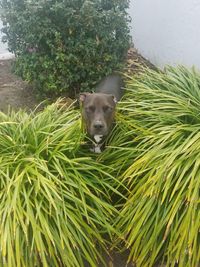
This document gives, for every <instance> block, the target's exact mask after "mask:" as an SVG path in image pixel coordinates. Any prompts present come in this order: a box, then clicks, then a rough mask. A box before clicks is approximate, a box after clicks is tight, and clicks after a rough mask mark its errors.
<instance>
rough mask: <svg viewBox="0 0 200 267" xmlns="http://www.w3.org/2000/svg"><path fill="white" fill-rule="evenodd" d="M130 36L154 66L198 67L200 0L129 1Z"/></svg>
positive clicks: (199, 57)
mask: <svg viewBox="0 0 200 267" xmlns="http://www.w3.org/2000/svg"><path fill="white" fill-rule="evenodd" d="M130 2H131V3H130V14H131V16H132V23H131V24H132V30H131V33H132V36H133V42H134V44H135V47H136V48H137V49H138V51H139V52H140V53H141V54H142V55H143V56H144V57H146V58H148V59H149V60H150V61H151V62H152V63H154V64H155V65H157V66H160V67H162V66H164V65H165V64H172V65H176V64H185V65H188V66H191V65H196V66H198V68H200V0H131V1H130Z"/></svg>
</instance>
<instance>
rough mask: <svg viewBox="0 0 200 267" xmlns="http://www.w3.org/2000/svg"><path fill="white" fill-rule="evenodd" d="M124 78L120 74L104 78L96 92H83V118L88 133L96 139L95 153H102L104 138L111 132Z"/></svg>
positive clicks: (81, 97) (81, 99) (81, 100)
mask: <svg viewBox="0 0 200 267" xmlns="http://www.w3.org/2000/svg"><path fill="white" fill-rule="evenodd" d="M122 88H123V80H122V78H121V76H120V75H118V74H111V75H108V76H106V77H105V78H103V79H102V80H101V81H100V83H99V84H98V85H97V86H96V89H95V92H94V93H81V94H80V97H79V100H80V103H81V106H82V118H83V121H84V123H85V126H86V130H87V134H88V135H89V136H90V137H91V138H93V140H94V142H93V143H94V148H93V149H92V151H93V152H95V153H101V147H102V144H103V143H102V140H103V139H104V138H105V137H106V136H107V135H108V133H109V132H110V130H111V128H112V125H113V122H114V119H115V108H116V104H117V102H118V101H119V100H120V99H121V97H122V95H123V90H122Z"/></svg>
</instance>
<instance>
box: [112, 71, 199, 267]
mask: <svg viewBox="0 0 200 267" xmlns="http://www.w3.org/2000/svg"><path fill="white" fill-rule="evenodd" d="M127 87H128V89H129V91H128V93H127V95H126V97H125V98H124V101H122V103H121V104H120V107H119V110H120V116H121V118H122V121H123V122H124V123H126V125H127V127H128V128H129V129H130V131H131V132H134V135H133V139H132V142H133V143H134V146H133V147H132V148H131V147H129V148H127V147H126V148H124V151H126V154H123V157H125V159H124V162H125V161H126V155H127V158H128V164H130V160H131V159H130V153H132V163H131V164H130V165H129V166H127V169H126V170H125V171H124V172H123V173H120V177H119V179H120V180H121V181H123V183H124V184H125V185H126V186H127V187H128V189H129V192H128V193H127V197H128V200H127V202H126V203H125V204H124V205H123V207H122V208H121V211H120V217H118V219H117V220H116V228H118V229H120V232H121V233H122V238H125V241H126V245H127V247H128V248H130V257H129V259H130V260H133V261H134V262H136V265H137V267H140V266H142V267H145V266H148V267H149V266H154V264H155V263H156V261H157V260H162V261H163V262H165V266H170V267H173V266H177V264H178V266H179V267H196V266H198V265H199V262H200V243H199V242H200V220H199V216H200V179H199V178H200V161H199V154H200V133H199V128H200V113H199V107H200V74H199V72H197V71H195V70H194V69H192V70H188V69H186V68H184V67H178V68H170V67H168V68H167V69H166V70H165V71H164V73H163V72H155V71H150V70H149V71H146V72H145V73H144V74H142V75H140V76H138V77H136V78H131V79H130V81H129V83H128V85H127ZM123 118H124V119H123ZM120 122H121V119H120ZM134 152H135V153H134ZM120 153H121V151H120V150H119V152H118V154H120ZM115 154H117V151H115ZM113 155H114V152H113ZM109 157H112V155H111V154H110V155H109ZM113 164H114V163H113ZM115 164H116V163H115ZM120 164H121V165H122V160H121V161H120ZM111 166H112V164H111ZM115 166H116V165H115Z"/></svg>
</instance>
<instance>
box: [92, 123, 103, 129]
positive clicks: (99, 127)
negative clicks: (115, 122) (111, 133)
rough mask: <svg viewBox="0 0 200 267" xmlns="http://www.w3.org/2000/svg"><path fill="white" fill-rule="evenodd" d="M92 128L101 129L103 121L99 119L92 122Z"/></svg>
mask: <svg viewBox="0 0 200 267" xmlns="http://www.w3.org/2000/svg"><path fill="white" fill-rule="evenodd" d="M94 128H95V129H96V130H101V129H102V128H103V123H102V122H101V121H97V122H95V123H94Z"/></svg>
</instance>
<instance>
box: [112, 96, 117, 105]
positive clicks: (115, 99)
mask: <svg viewBox="0 0 200 267" xmlns="http://www.w3.org/2000/svg"><path fill="white" fill-rule="evenodd" d="M112 98H113V101H114V102H115V104H116V103H117V102H118V101H117V98H116V97H115V96H114V95H112Z"/></svg>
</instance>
